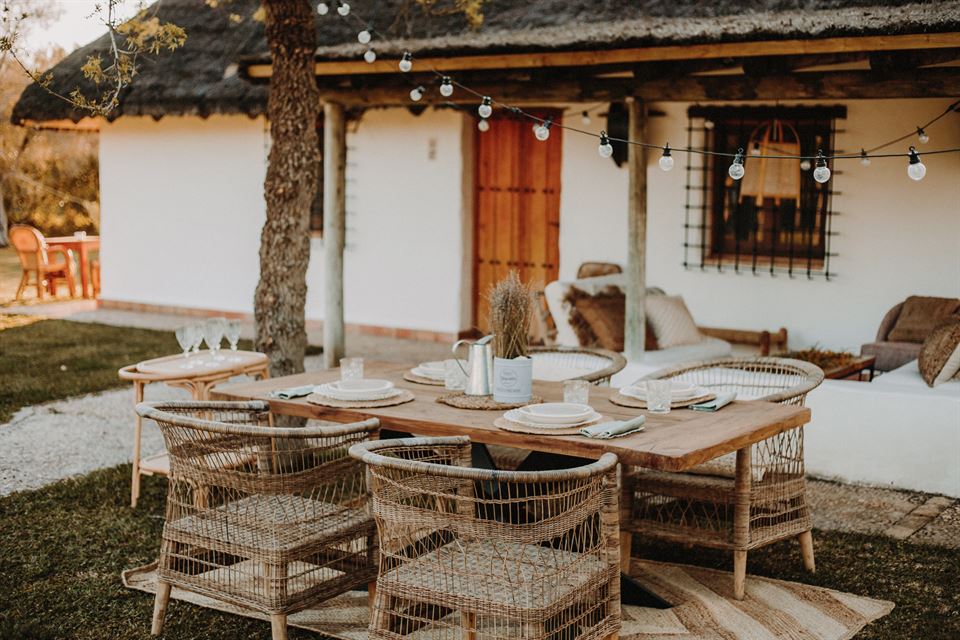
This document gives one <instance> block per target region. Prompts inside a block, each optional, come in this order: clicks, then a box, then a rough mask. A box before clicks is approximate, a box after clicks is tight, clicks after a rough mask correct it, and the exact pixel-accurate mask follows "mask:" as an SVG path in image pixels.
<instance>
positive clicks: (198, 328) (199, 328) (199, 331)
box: [190, 322, 203, 353]
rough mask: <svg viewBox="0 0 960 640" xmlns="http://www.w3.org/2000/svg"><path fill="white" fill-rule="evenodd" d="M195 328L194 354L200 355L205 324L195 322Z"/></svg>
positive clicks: (193, 325)
mask: <svg viewBox="0 0 960 640" xmlns="http://www.w3.org/2000/svg"><path fill="white" fill-rule="evenodd" d="M190 326H192V327H193V352H194V353H200V345H201V344H203V323H201V322H195V323H193V324H192V325H190Z"/></svg>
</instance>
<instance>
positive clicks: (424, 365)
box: [416, 360, 447, 377]
mask: <svg viewBox="0 0 960 640" xmlns="http://www.w3.org/2000/svg"><path fill="white" fill-rule="evenodd" d="M416 368H417V369H420V371H428V372H431V373H433V375H434V376H441V377H442V376H443V375H444V374H445V373H446V372H447V365H446V364H445V363H444V361H443V360H434V361H433V362H421V363H420V364H418V365H417V367H416Z"/></svg>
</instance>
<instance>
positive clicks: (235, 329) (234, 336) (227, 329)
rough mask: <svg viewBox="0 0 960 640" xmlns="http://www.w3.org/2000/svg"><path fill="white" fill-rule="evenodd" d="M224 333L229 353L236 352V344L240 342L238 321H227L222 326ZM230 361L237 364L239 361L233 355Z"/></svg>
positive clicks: (238, 358) (237, 357)
mask: <svg viewBox="0 0 960 640" xmlns="http://www.w3.org/2000/svg"><path fill="white" fill-rule="evenodd" d="M224 333H225V334H226V336H227V342H229V343H230V351H236V350H237V343H238V342H240V321H239V320H227V321H226V323H225V325H224ZM230 360H231V361H233V362H237V361H239V360H240V357H239V356H237V355H236V354H234V355H233V357H231V358H230Z"/></svg>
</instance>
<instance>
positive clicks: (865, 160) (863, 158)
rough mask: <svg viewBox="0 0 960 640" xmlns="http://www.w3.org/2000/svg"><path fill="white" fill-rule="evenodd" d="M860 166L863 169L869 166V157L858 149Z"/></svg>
mask: <svg viewBox="0 0 960 640" xmlns="http://www.w3.org/2000/svg"><path fill="white" fill-rule="evenodd" d="M860 164H861V165H863V166H864V167H869V166H870V156H868V155H867V152H866V151H865V150H864V149H860Z"/></svg>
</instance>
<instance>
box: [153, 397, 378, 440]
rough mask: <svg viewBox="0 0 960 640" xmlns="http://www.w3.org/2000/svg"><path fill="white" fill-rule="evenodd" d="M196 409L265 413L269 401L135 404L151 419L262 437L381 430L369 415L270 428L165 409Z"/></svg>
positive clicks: (330, 434)
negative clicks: (344, 421) (355, 419)
mask: <svg viewBox="0 0 960 640" xmlns="http://www.w3.org/2000/svg"><path fill="white" fill-rule="evenodd" d="M168 409H173V410H178V409H179V410H183V409H196V410H198V411H236V412H243V411H246V412H250V413H267V412H268V411H269V409H270V404H269V403H267V402H263V401H262V400H253V401H249V402H218V401H214V402H141V403H140V404H138V405H137V413H138V414H139V415H140V416H142V417H144V418H150V419H151V420H157V421H162V422H165V423H168V424H175V425H181V426H186V427H193V428H196V429H202V430H204V431H209V432H210V433H224V434H230V435H248V436H264V437H268V438H320V437H324V436H326V437H333V436H344V435H350V434H353V433H363V432H365V433H371V434H373V433H377V432H378V431H379V430H380V421H379V420H377V419H376V418H369V419H367V420H362V421H359V422H351V423H347V424H338V425H314V426H312V427H269V426H259V425H247V424H231V423H225V422H217V421H212V420H202V419H200V418H192V417H190V416H186V415H183V414H181V413H173V412H171V411H168Z"/></svg>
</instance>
